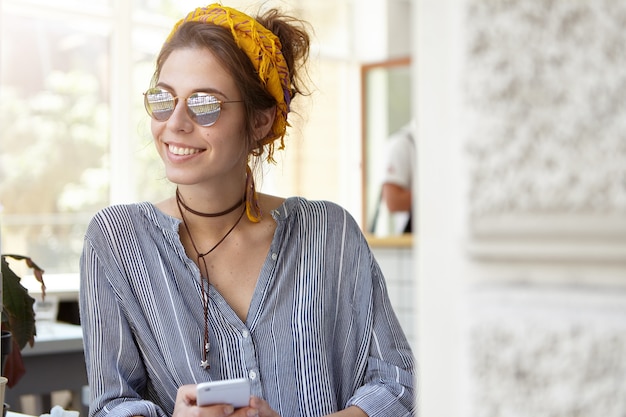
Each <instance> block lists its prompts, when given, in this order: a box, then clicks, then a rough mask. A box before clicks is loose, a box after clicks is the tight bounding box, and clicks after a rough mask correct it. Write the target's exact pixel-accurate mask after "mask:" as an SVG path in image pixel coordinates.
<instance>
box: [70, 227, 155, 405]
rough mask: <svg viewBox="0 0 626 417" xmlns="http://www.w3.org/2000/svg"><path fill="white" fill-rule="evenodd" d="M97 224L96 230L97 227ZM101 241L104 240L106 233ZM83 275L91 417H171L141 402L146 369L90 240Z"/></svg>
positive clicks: (82, 312) (82, 310)
mask: <svg viewBox="0 0 626 417" xmlns="http://www.w3.org/2000/svg"><path fill="white" fill-rule="evenodd" d="M94 223H95V222H92V225H91V229H92V232H93V231H94V230H95V229H97V227H95V225H94ZM88 235H89V232H88ZM98 239H99V240H100V241H105V239H103V237H102V236H101V235H100V237H99V238H98ZM108 265H109V266H111V265H110V264H108ZM113 267H114V266H113ZM80 275H81V282H80V298H79V301H80V318H81V326H82V328H83V342H84V348H85V362H86V366H87V375H88V378H89V390H90V402H89V403H90V409H89V417H103V416H115V417H131V416H134V415H142V416H145V417H166V416H167V415H166V413H165V412H164V411H163V410H162V409H161V408H160V407H158V406H157V405H155V404H154V403H153V402H150V401H146V400H144V399H142V397H141V395H140V393H139V391H140V390H141V389H143V388H145V381H146V372H145V369H144V367H143V366H144V365H143V363H142V361H141V357H140V355H139V351H138V348H137V345H136V343H135V342H134V341H133V336H132V332H131V329H130V326H129V325H128V322H127V321H126V319H125V318H124V314H123V312H122V309H121V307H120V305H119V303H118V302H117V297H116V294H115V291H114V290H113V288H112V286H111V285H110V282H109V279H108V276H107V275H108V273H107V270H106V269H105V267H104V264H103V263H102V262H101V260H100V258H99V254H98V252H97V250H96V249H95V248H94V244H93V242H92V241H91V240H90V239H89V238H86V239H85V243H84V248H83V253H82V256H81V260H80Z"/></svg>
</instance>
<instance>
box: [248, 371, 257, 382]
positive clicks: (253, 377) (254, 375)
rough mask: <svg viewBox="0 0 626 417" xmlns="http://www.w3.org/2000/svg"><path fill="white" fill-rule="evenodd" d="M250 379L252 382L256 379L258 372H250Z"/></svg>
mask: <svg viewBox="0 0 626 417" xmlns="http://www.w3.org/2000/svg"><path fill="white" fill-rule="evenodd" d="M248 377H249V378H250V379H252V380H254V379H256V372H254V371H250V372H248Z"/></svg>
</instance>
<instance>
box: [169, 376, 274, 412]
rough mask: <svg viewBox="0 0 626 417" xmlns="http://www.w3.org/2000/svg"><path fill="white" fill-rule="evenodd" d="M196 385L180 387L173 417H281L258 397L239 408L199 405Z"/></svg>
mask: <svg viewBox="0 0 626 417" xmlns="http://www.w3.org/2000/svg"><path fill="white" fill-rule="evenodd" d="M196 393H197V391H196V385H194V384H191V385H183V386H181V387H180V388H178V392H177V394H176V404H175V405H174V414H173V415H172V417H226V416H229V417H280V416H279V415H278V413H276V412H275V411H274V410H272V408H271V407H270V406H269V404H268V403H267V402H266V401H264V400H262V399H260V398H257V397H251V398H250V406H249V407H242V408H238V409H237V410H235V409H233V407H232V406H231V405H229V404H218V405H209V406H203V407H199V406H198V405H197V404H196V400H197V398H196Z"/></svg>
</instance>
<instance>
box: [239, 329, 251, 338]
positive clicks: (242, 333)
mask: <svg viewBox="0 0 626 417" xmlns="http://www.w3.org/2000/svg"><path fill="white" fill-rule="evenodd" d="M241 335H242V336H243V338H244V339H247V338H248V336H250V333H248V331H247V330H244V331H243V332H241Z"/></svg>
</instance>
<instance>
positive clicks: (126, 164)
mask: <svg viewBox="0 0 626 417" xmlns="http://www.w3.org/2000/svg"><path fill="white" fill-rule="evenodd" d="M236 3H237V2H232V3H231V5H232V7H242V9H243V10H244V11H246V12H249V13H254V12H255V11H256V9H255V7H256V6H254V5H253V6H246V4H247V3H244V2H240V3H241V4H236ZM348 4H349V3H348V2H335V1H332V2H331V1H323V2H320V1H319V0H310V1H306V0H302V1H300V2H296V3H295V6H296V7H297V8H295V9H291V10H292V11H293V13H297V15H298V16H302V17H303V18H304V19H307V20H309V21H310V22H311V24H312V26H313V27H314V29H315V33H316V34H315V35H314V39H313V43H314V45H313V51H312V56H311V59H312V62H311V64H312V66H311V68H312V70H311V75H312V78H313V80H314V85H313V96H312V100H310V101H309V102H306V99H305V103H306V104H305V105H304V107H303V108H298V109H297V111H298V112H299V113H300V114H301V115H302V117H301V118H298V117H296V118H294V120H293V121H292V124H293V125H294V128H293V129H292V133H291V134H290V135H289V137H288V138H287V151H286V152H284V153H279V154H278V155H277V158H278V160H279V165H278V168H277V169H276V171H277V174H276V175H275V176H274V175H273V174H272V172H271V170H270V172H269V173H268V175H266V177H265V181H263V182H261V186H262V187H263V188H264V190H265V191H269V192H276V193H278V194H280V195H294V194H300V195H304V196H307V197H309V198H325V199H329V200H335V201H339V202H340V203H343V202H342V201H341V198H340V196H341V195H342V193H341V192H340V191H339V186H340V184H338V183H337V180H336V179H337V178H338V177H345V176H342V175H341V172H340V168H339V162H338V161H339V160H340V156H339V155H338V154H337V151H340V150H341V148H340V144H341V143H342V141H344V140H345V136H346V135H345V134H346V132H348V131H350V129H349V128H347V127H346V125H347V124H348V123H349V120H350V114H351V113H352V112H351V111H350V110H349V108H350V107H352V108H354V109H357V108H358V104H357V101H356V100H358V96H357V95H356V94H350V93H349V92H346V91H344V90H342V89H343V88H345V86H346V85H347V86H350V85H352V84H350V83H346V80H349V79H350V78H351V73H350V69H351V68H354V69H355V72H356V71H357V68H358V67H357V65H358V63H355V62H354V60H353V59H352V58H351V56H350V52H349V51H348V47H349V45H350V39H349V37H348V36H347V35H346V31H345V30H344V29H345V28H348V29H349V27H350V25H349V24H348V22H349V15H348V11H349V8H348V6H347V5H348ZM279 5H280V6H281V7H283V8H284V7H285V6H286V5H285V4H284V3H280V2H279ZM196 6H198V2H197V1H189V0H185V1H182V0H133V1H130V2H127V1H122V0H120V1H113V0H92V1H90V2H84V1H80V0H55V1H53V2H52V1H44V0H0V12H1V14H0V214H1V217H0V220H1V237H2V252H3V253H19V254H27V255H29V256H32V257H33V258H34V259H35V260H36V261H37V263H38V264H40V265H41V266H42V267H44V269H45V270H46V273H47V274H56V273H74V274H75V273H77V272H78V258H79V256H80V252H81V250H82V244H83V236H84V233H85V228H86V226H87V223H88V222H89V220H90V219H91V217H92V216H93V214H94V213H95V211H96V210H98V209H100V208H102V207H105V206H107V205H109V204H114V203H122V202H131V201H140V200H149V201H158V200H160V199H162V198H164V197H166V196H170V195H171V194H172V186H171V185H170V184H169V183H168V182H167V181H166V179H165V177H164V173H163V170H162V168H161V163H160V161H159V160H158V155H157V154H156V152H155V151H154V149H153V145H152V138H151V135H150V132H149V119H148V117H147V116H146V114H145V112H144V110H143V102H142V95H141V93H142V92H143V91H145V89H146V88H147V87H148V83H149V82H150V78H151V76H152V73H153V70H154V58H155V55H156V53H157V52H158V49H159V48H160V46H161V45H160V44H159V42H156V41H155V40H162V39H164V38H165V36H166V35H167V33H168V31H169V30H170V29H171V26H172V24H173V22H174V21H175V19H177V18H180V17H181V16H182V15H183V14H184V13H186V12H187V11H189V10H191V9H192V8H193V7H196ZM329 10H332V13H328V11H329ZM328 16H331V17H332V19H331V18H329V17H328ZM325 26H332V27H325ZM337 27H340V28H341V29H340V30H339V29H337ZM333 34H334V35H333ZM331 35H332V36H331ZM355 87H358V85H356V84H355ZM353 97H354V98H353ZM347 100H355V101H353V102H352V104H350V103H347ZM313 102H314V104H313ZM346 114H347V116H346ZM352 119H353V120H354V116H352ZM300 121H302V126H300ZM353 125H354V123H353ZM354 135H355V138H356V140H357V141H358V131H356V132H354ZM301 137H305V138H307V139H306V140H301V139H300V138H301ZM344 148H346V146H344ZM353 152H354V153H355V155H356V154H358V151H353ZM320 166H324V169H323V170H322V171H320V169H319V167H320ZM357 169H358V168H357ZM320 173H322V174H324V175H323V176H320ZM313 177H316V178H318V181H316V182H315V183H312V182H311V181H306V178H313ZM351 178H354V176H352V177H351ZM279 179H280V180H279ZM281 181H282V182H281ZM357 187H358V186H357ZM354 188H355V186H354V185H352V186H351V187H350V189H354ZM348 198H350V197H348ZM357 207H358V206H357ZM357 217H358V216H357Z"/></svg>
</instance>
